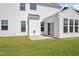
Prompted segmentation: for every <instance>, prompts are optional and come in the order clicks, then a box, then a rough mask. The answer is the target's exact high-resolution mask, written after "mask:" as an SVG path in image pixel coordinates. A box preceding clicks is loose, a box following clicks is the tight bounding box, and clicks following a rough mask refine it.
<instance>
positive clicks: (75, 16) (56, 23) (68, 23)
mask: <svg viewBox="0 0 79 59" xmlns="http://www.w3.org/2000/svg"><path fill="white" fill-rule="evenodd" d="M44 25H45V31H44V33H45V35H49V36H52V37H57V38H68V37H79V11H77V10H75V9H73V8H67V7H65V8H64V9H63V10H61V11H60V12H57V13H56V14H54V15H51V16H49V17H46V18H45V19H44Z"/></svg>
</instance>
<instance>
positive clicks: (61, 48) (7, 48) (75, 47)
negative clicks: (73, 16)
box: [0, 36, 79, 56]
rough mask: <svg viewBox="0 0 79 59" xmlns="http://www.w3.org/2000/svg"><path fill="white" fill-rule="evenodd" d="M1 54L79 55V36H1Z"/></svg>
mask: <svg viewBox="0 0 79 59" xmlns="http://www.w3.org/2000/svg"><path fill="white" fill-rule="evenodd" d="M0 55H1V56H37V55H38V56H54V55H55V56H72V55H74V56H75V55H76V56H79V38H73V39H72V38H71V39H69V38H68V39H59V40H57V39H47V40H34V41H32V40H30V39H29V38H28V37H25V36H23V37H3V38H2V37H1V38H0Z"/></svg>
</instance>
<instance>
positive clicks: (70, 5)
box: [60, 3, 79, 10]
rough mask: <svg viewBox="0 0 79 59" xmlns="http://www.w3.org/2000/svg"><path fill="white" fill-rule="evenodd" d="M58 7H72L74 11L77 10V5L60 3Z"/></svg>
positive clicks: (78, 6) (78, 4)
mask: <svg viewBox="0 0 79 59" xmlns="http://www.w3.org/2000/svg"><path fill="white" fill-rule="evenodd" d="M60 5H61V6H62V8H63V7H64V6H66V7H73V8H74V9H77V10H79V3H61V4H60Z"/></svg>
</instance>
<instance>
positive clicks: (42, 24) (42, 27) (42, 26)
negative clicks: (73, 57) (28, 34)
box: [41, 22, 44, 32]
mask: <svg viewBox="0 0 79 59" xmlns="http://www.w3.org/2000/svg"><path fill="white" fill-rule="evenodd" d="M41 32H44V22H41Z"/></svg>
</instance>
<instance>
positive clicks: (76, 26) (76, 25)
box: [75, 19, 79, 32]
mask: <svg viewBox="0 0 79 59" xmlns="http://www.w3.org/2000/svg"><path fill="white" fill-rule="evenodd" d="M76 21H77V24H76ZM76 28H77V31H76ZM78 31H79V30H78V20H77V19H76V20H75V32H78Z"/></svg>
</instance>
